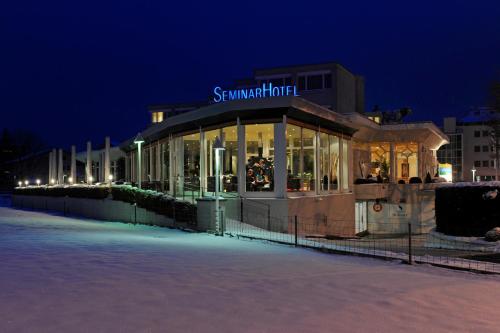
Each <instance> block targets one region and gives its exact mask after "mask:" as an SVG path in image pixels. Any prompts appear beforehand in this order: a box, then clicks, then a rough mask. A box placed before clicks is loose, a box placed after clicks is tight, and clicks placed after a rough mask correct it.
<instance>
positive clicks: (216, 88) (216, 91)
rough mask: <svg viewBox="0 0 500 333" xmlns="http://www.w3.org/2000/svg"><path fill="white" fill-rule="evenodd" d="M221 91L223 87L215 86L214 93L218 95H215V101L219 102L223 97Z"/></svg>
mask: <svg viewBox="0 0 500 333" xmlns="http://www.w3.org/2000/svg"><path fill="white" fill-rule="evenodd" d="M219 91H221V87H215V88H214V94H215V95H216V97H214V102H215V103H219V102H220V101H221V99H222V96H221V95H220V93H219Z"/></svg>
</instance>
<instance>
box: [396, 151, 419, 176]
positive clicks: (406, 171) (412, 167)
mask: <svg viewBox="0 0 500 333" xmlns="http://www.w3.org/2000/svg"><path fill="white" fill-rule="evenodd" d="M395 150H396V167H397V175H398V180H404V181H405V182H408V181H409V179H410V178H411V177H418V145H417V144H416V143H401V144H396V145H395Z"/></svg>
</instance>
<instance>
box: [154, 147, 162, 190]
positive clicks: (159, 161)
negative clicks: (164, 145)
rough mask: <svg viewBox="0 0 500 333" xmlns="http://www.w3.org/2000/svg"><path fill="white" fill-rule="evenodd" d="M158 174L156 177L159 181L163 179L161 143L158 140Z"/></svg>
mask: <svg viewBox="0 0 500 333" xmlns="http://www.w3.org/2000/svg"><path fill="white" fill-rule="evenodd" d="M155 169H156V170H155V171H156V175H155V178H156V180H157V181H160V180H161V144H160V141H157V142H156V167H155Z"/></svg>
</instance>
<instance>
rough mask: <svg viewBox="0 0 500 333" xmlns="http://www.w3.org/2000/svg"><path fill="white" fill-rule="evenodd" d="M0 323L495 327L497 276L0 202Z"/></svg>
mask: <svg viewBox="0 0 500 333" xmlns="http://www.w3.org/2000/svg"><path fill="white" fill-rule="evenodd" d="M0 262H1V266H0V267H1V274H0V286H1V288H0V325H1V326H0V331H1V332H35V331H36V332H364V331H370V332H390V331H394V332H402V331H405V332H450V331H453V332H471V331H475V332H497V331H498V324H497V322H496V321H495V320H494V318H496V317H497V312H498V309H497V308H498V299H500V288H498V286H499V281H498V278H497V277H494V276H481V275H476V274H472V273H466V272H457V271H449V270H445V269H439V268H435V267H426V266H413V267H410V266H406V265H401V264H399V263H398V262H384V261H379V260H374V259H368V258H356V257H350V256H339V255H330V254H322V253H319V252H315V251H310V250H305V249H296V248H293V247H289V246H283V245H273V244H268V243H263V242H258V241H242V240H237V239H235V238H229V237H224V238H222V237H216V236H211V235H207V234H189V233H183V232H180V231H176V230H170V229H165V228H158V227H148V226H141V225H128V224H122V223H110V222H101V221H95V220H82V219H73V218H66V217H62V216H57V215H49V214H45V213H39V212H30V211H19V210H13V209H10V208H5V207H4V208H0Z"/></svg>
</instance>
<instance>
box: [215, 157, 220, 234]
mask: <svg viewBox="0 0 500 333" xmlns="http://www.w3.org/2000/svg"><path fill="white" fill-rule="evenodd" d="M219 162H220V161H219V149H215V229H216V232H217V233H219V232H220V219H219V213H220V212H219V210H220V206H219V205H220V203H219V182H220V178H219V172H220V164H219Z"/></svg>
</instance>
